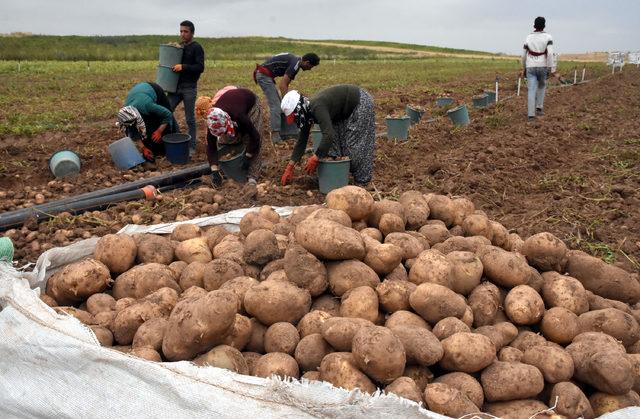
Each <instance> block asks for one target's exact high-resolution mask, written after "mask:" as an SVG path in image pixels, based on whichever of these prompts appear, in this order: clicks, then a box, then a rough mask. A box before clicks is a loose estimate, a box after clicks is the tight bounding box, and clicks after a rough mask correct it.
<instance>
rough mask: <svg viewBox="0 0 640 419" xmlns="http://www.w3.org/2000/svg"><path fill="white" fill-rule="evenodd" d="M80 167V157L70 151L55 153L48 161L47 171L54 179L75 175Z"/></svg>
mask: <svg viewBox="0 0 640 419" xmlns="http://www.w3.org/2000/svg"><path fill="white" fill-rule="evenodd" d="M80 167H81V164H80V157H78V155H77V154H76V153H74V152H73V151H71V150H61V151H58V152H55V153H54V154H53V156H51V158H50V159H49V169H50V170H51V173H53V175H54V176H55V177H65V176H73V175H77V174H78V173H80Z"/></svg>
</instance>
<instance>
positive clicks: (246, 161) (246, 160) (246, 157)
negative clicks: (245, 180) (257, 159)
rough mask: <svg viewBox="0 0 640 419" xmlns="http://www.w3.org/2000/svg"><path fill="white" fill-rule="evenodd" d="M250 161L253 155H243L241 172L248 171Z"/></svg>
mask: <svg viewBox="0 0 640 419" xmlns="http://www.w3.org/2000/svg"><path fill="white" fill-rule="evenodd" d="M252 161H253V154H249V153H245V155H244V160H243V161H242V170H249V167H250V166H251V162H252Z"/></svg>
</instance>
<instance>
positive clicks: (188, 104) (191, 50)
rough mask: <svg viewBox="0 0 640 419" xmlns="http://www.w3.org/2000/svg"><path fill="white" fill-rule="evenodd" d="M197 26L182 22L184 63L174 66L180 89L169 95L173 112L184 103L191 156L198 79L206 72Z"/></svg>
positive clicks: (194, 143)
mask: <svg viewBox="0 0 640 419" xmlns="http://www.w3.org/2000/svg"><path fill="white" fill-rule="evenodd" d="M194 32H195V26H194V25H193V23H192V22H190V21H188V20H185V21H183V22H180V39H181V40H182V42H181V43H180V45H181V46H182V48H183V53H182V63H181V64H176V65H175V66H173V71H175V72H178V73H180V79H179V80H178V88H177V89H176V92H175V93H169V102H170V103H171V110H172V111H175V110H176V107H177V106H178V105H179V104H180V102H184V118H185V120H186V121H187V126H188V128H189V135H190V136H191V141H190V142H189V154H190V155H192V154H193V153H194V152H195V150H196V143H197V138H196V135H197V130H196V116H195V105H196V97H197V96H198V79H199V78H200V74H202V72H203V71H204V50H203V49H202V46H200V44H199V43H197V42H196V41H194V40H193V33H194Z"/></svg>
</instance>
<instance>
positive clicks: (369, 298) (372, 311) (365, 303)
mask: <svg viewBox="0 0 640 419" xmlns="http://www.w3.org/2000/svg"><path fill="white" fill-rule="evenodd" d="M340 316H342V317H357V318H361V319H365V320H369V321H370V322H375V321H376V319H377V318H378V294H377V293H376V291H375V290H374V289H373V288H371V287H368V286H363V287H357V288H353V289H351V290H349V291H347V292H346V293H344V294H343V295H342V302H341V304H340Z"/></svg>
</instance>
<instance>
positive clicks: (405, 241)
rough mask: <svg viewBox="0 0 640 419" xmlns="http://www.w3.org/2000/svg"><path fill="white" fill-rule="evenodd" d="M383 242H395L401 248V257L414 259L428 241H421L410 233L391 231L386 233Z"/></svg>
mask: <svg viewBox="0 0 640 419" xmlns="http://www.w3.org/2000/svg"><path fill="white" fill-rule="evenodd" d="M384 242H385V243H387V244H395V245H396V246H398V247H399V248H401V249H402V252H403V254H402V259H403V260H407V259H414V258H416V257H418V256H419V255H420V253H422V252H423V251H424V250H426V249H428V248H429V246H428V242H426V240H425V241H424V242H422V241H421V240H420V239H419V238H417V237H415V236H414V235H412V234H410V233H401V232H393V233H389V234H388V235H386V237H385V239H384ZM425 246H426V247H425Z"/></svg>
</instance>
